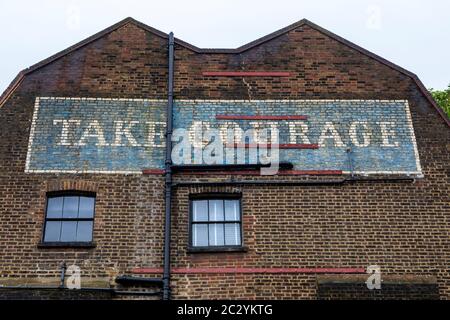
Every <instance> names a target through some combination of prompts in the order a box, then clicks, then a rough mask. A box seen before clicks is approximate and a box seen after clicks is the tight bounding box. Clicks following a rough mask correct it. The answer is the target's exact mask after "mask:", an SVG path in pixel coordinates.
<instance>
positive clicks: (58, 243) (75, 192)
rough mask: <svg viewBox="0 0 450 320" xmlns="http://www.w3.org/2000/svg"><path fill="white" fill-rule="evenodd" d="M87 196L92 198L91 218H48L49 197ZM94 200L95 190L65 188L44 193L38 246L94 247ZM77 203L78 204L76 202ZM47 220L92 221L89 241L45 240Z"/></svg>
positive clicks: (95, 199) (95, 196)
mask: <svg viewBox="0 0 450 320" xmlns="http://www.w3.org/2000/svg"><path fill="white" fill-rule="evenodd" d="M71 196H75V197H77V196H78V197H89V198H94V211H93V213H92V218H78V217H77V218H63V217H61V218H48V217H47V215H48V201H49V199H51V198H58V197H71ZM96 202H97V194H96V193H95V192H89V191H79V190H65V191H52V192H47V193H46V199H45V212H44V226H43V228H42V235H41V242H40V243H39V247H88V248H90V247H95V243H94V222H95V212H96ZM78 205H79V204H78ZM48 221H61V222H63V221H77V222H78V221H92V231H91V232H92V233H91V241H45V232H46V229H47V222H48Z"/></svg>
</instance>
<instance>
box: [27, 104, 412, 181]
mask: <svg viewBox="0 0 450 320" xmlns="http://www.w3.org/2000/svg"><path fill="white" fill-rule="evenodd" d="M165 106H166V102H165V101H158V100H139V99H136V100H130V99H128V100H127V99H93V98H91V99H87V98H86V99H82V98H40V99H37V101H36V106H35V114H34V117H33V124H32V130H31V134H30V143H29V150H28V158H27V167H26V171H28V172H80V171H81V172H105V173H108V172H118V173H128V172H130V173H133V172H141V170H142V169H145V168H160V169H162V168H163V167H164V152H165V150H164V147H165V143H164V129H165ZM174 127H175V129H182V130H184V131H185V133H187V135H188V138H189V139H190V140H189V141H190V142H191V143H193V144H194V146H195V145H196V143H197V142H195V141H194V137H195V136H196V135H197V133H198V132H199V131H198V130H199V129H201V131H200V132H202V133H203V134H204V133H205V132H208V130H209V131H212V132H213V133H214V132H216V133H218V134H219V137H220V138H221V139H222V142H223V143H225V144H226V146H227V147H228V149H230V148H231V147H233V148H234V144H233V143H234V142H239V141H240V140H239V139H241V138H242V136H246V133H247V132H251V133H250V136H251V137H254V140H253V141H251V140H248V142H249V143H250V142H255V143H261V141H262V139H260V138H261V137H262V135H263V129H269V131H270V132H276V133H277V135H276V139H274V136H271V138H272V140H271V142H272V144H273V145H274V146H279V147H280V150H279V161H282V162H291V163H293V164H294V169H295V170H342V171H344V172H350V171H353V172H355V173H361V174H377V173H383V174H411V175H420V174H421V169H420V162H419V158H418V153H417V147H416V142H415V137H414V130H413V127H412V122H411V118H410V113H409V107H408V103H407V102H406V101H378V100H377V101H362V100H298V101H272V100H266V101H223V100H215V101H201V100H196V101H187V100H186V101H183V100H181V101H176V102H175V106H174ZM247 130H250V131H247ZM230 131H231V132H233V133H235V139H237V140H233V141H231V140H229V137H228V136H227V134H228V133H229V132H230ZM271 134H272V133H270V135H271ZM210 137H211V135H208V136H207V137H206V136H203V137H201V139H200V140H201V141H200V145H198V143H197V145H196V146H197V147H205V146H207V145H208V143H209V142H211V140H209V138H210ZM247 137H248V136H247ZM227 139H228V140H227ZM178 141H181V140H177V141H175V142H174V144H175V146H176V145H177V143H178ZM246 141H247V140H246ZM246 141H244V142H246ZM269 142H270V141H269ZM230 143H231V146H230ZM250 144H251V143H250ZM193 152H194V151H193ZM226 153H227V148H224V154H226ZM197 160H198V159H197ZM253 160H254V159H253ZM253 160H252V159H250V158H246V159H245V160H244V161H245V162H246V163H249V162H252V161H253ZM223 161H224V162H223V163H231V162H230V161H234V162H235V163H236V162H239V161H240V162H242V159H241V160H239V159H237V158H236V157H235V158H226V157H225V156H224V160H223ZM256 161H258V159H256ZM191 163H194V159H193V160H192V162H191ZM195 163H196V162H195Z"/></svg>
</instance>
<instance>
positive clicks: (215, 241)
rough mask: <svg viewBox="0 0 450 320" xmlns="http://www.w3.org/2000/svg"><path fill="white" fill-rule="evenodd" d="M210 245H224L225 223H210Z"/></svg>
mask: <svg viewBox="0 0 450 320" xmlns="http://www.w3.org/2000/svg"><path fill="white" fill-rule="evenodd" d="M209 245H210V246H223V245H224V238H223V224H222V223H213V224H210V225H209Z"/></svg>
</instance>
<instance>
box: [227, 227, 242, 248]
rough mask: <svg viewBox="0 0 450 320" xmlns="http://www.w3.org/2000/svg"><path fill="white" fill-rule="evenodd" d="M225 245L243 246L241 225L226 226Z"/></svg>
mask: <svg viewBox="0 0 450 320" xmlns="http://www.w3.org/2000/svg"><path fill="white" fill-rule="evenodd" d="M225 244H226V245H227V246H239V245H241V231H240V224H239V223H227V224H226V225H225Z"/></svg>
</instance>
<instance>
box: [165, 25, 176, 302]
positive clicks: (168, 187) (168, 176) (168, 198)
mask: <svg viewBox="0 0 450 320" xmlns="http://www.w3.org/2000/svg"><path fill="white" fill-rule="evenodd" d="M173 46H174V38H173V32H171V33H169V87H168V98H167V111H166V113H167V124H166V161H165V190H164V192H165V206H166V210H165V223H164V274H163V300H169V299H170V227H171V211H172V131H173V116H172V112H173V59H174V48H173Z"/></svg>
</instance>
